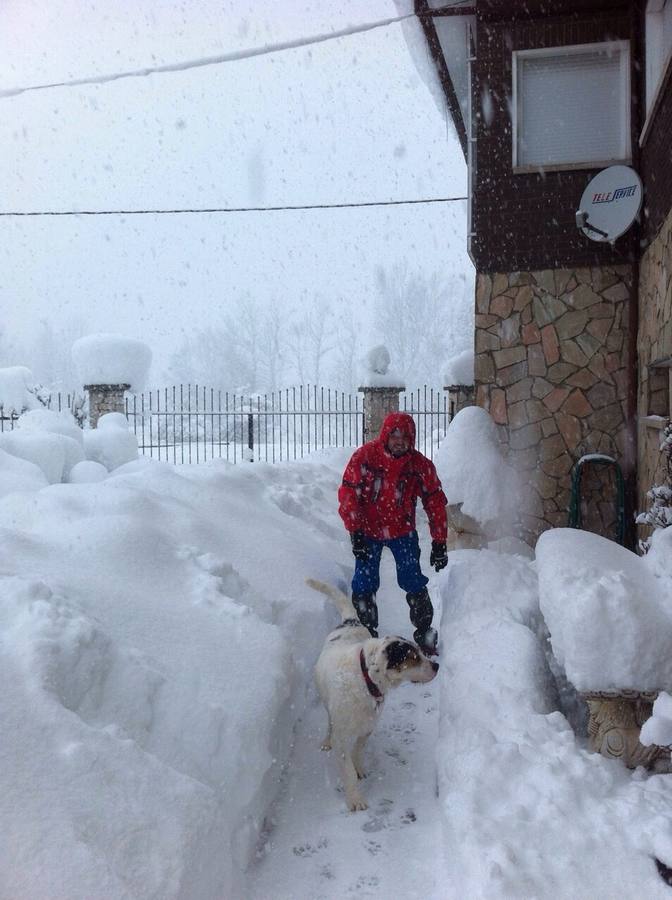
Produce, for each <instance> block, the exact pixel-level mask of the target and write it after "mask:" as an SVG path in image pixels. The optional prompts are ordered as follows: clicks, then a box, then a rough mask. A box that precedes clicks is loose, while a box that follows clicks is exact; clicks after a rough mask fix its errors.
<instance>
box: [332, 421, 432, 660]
mask: <svg viewBox="0 0 672 900" xmlns="http://www.w3.org/2000/svg"><path fill="white" fill-rule="evenodd" d="M418 497H419V498H420V500H421V501H422V505H423V506H424V508H425V512H426V513H427V517H428V519H429V530H430V533H431V536H432V552H431V555H430V558H429V562H430V565H432V566H434V568H435V569H436V571H437V572H438V571H439V570H440V569H443V568H444V566H445V565H446V564H447V562H448V554H447V550H446V537H447V524H446V503H447V500H446V497H445V495H444V493H443V490H442V488H441V482H440V481H439V477H438V475H437V474H436V469H435V468H434V463H432V461H431V460H429V459H427V457H426V456H423V454H422V453H420V451H419V450H416V449H415V422H414V421H413V419H412V418H411V416H409V415H408V414H407V413H390V415H389V416H387V418H386V419H385V421H384V422H383V426H382V428H381V430H380V436H379V437H378V438H377V439H376V440H373V441H369V442H368V443H367V444H364V446H363V447H360V448H359V449H358V450H356V451H355V452H354V453H353V455H352V457H351V458H350V462H349V463H348V465H347V466H346V469H345V472H344V473H343V482H342V484H341V486H340V488H339V491H338V501H339V508H338V511H339V513H340V516H341V518H342V519H343V522H344V523H345V527H346V529H347V530H348V532H349V533H350V540H351V542H352V552H353V554H354V557H355V575H354V577H353V579H352V604H353V606H354V607H355V610H356V611H357V615H358V617H359V621H360V622H361V623H362V625H364V626H365V627H366V628H368V629H369V631H370V632H371V634H372V635H373V637H377V636H378V632H377V628H378V608H377V606H376V599H375V598H376V592H377V590H378V588H379V586H380V556H381V553H382V552H383V547H389V548H390V550H391V551H392V554H393V556H394V561H395V563H396V566H397V582H398V584H399V587H400V588H401V589H402V590H403V591H406V600H407V602H408V605H409V611H410V618H411V623H412V624H413V625H414V626H415V632H414V635H413V636H414V638H415V640H416V642H417V643H418V644H419V646H420V647H422V649H423V650H424V651H425V652H426V653H429V654H432V655H433V654H435V653H436V652H437V651H436V643H437V634H436V630H435V629H434V628H432V618H433V616H434V609H433V607H432V603H431V600H430V599H429V594H428V592H427V582H428V581H429V579H428V578H427V577H426V576H425V575H423V574H422V570H421V569H420V546H419V543H418V533H417V531H416V530H415V507H416V503H417V500H418Z"/></svg>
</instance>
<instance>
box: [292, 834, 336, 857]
mask: <svg viewBox="0 0 672 900" xmlns="http://www.w3.org/2000/svg"><path fill="white" fill-rule="evenodd" d="M327 843H328V841H327V839H326V838H320V839H319V841H318V842H317V845H316V846H314V845H313V844H299V845H297V846H296V847H292V853H293V854H294V856H302V857H308V856H314V855H315V854H316V853H319V852H320V850H324V848H325V847H326V846H327Z"/></svg>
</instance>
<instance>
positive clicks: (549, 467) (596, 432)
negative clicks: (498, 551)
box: [475, 265, 632, 543]
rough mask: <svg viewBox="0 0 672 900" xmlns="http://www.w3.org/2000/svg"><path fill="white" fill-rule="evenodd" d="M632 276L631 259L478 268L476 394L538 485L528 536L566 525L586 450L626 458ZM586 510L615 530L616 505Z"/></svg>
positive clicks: (525, 529) (604, 529)
mask: <svg viewBox="0 0 672 900" xmlns="http://www.w3.org/2000/svg"><path fill="white" fill-rule="evenodd" d="M631 281H632V267H631V266H630V265H618V266H612V267H602V268H572V269H555V270H552V269H547V270H543V271H537V272H514V273H499V274H492V275H488V274H483V273H481V274H479V275H478V276H477V282H476V335H475V342H476V346H475V350H476V363H475V376H476V402H477V404H478V405H479V406H483V407H484V408H485V409H487V410H489V412H490V414H491V416H492V418H493V419H494V421H495V422H496V423H497V425H498V426H500V437H501V439H502V441H503V442H504V444H505V445H506V446H507V448H508V458H509V462H510V463H511V464H512V465H514V466H515V467H516V468H517V469H519V470H520V471H521V472H523V473H524V480H525V482H526V483H527V484H528V485H529V486H530V490H529V492H528V496H527V497H526V498H525V500H524V508H523V509H522V510H521V521H520V531H521V536H522V537H524V538H525V539H526V540H528V541H529V542H530V543H534V541H535V540H536V538H537V537H538V536H539V534H540V533H541V532H542V531H544V530H545V529H546V528H548V527H552V526H565V525H567V523H568V514H569V504H570V496H571V490H570V489H571V474H572V469H573V467H574V464H575V463H576V461H577V460H578V459H579V458H580V457H581V456H583V455H584V454H586V453H604V454H607V455H609V456H613V457H615V458H616V460H617V461H618V462H619V463H620V464H621V465H622V466H623V458H624V454H625V450H626V443H627V434H626V427H625V418H626V397H627V390H628V353H629V337H628V331H629V327H628V309H629V304H628V301H629V297H630V286H631ZM593 488H595V486H593ZM598 492H599V487H598ZM586 512H587V515H588V517H589V518H590V519H591V521H590V522H588V521H586V527H587V528H590V530H594V531H598V532H600V533H604V534H606V533H609V530H610V529H611V528H612V525H613V522H612V521H611V519H613V508H612V507H611V506H610V505H609V504H602V503H600V502H595V503H592V504H590V506H589V508H588V509H587V511H586Z"/></svg>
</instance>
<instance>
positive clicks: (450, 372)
mask: <svg viewBox="0 0 672 900" xmlns="http://www.w3.org/2000/svg"><path fill="white" fill-rule="evenodd" d="M443 378H444V381H443V383H444V384H445V385H446V386H447V387H450V386H451V385H454V384H465V385H468V384H473V383H474V351H473V350H463V351H462V353H458V354H457V356H453V357H452V358H451V359H449V360H448V362H447V363H446V368H445V372H444V375H443Z"/></svg>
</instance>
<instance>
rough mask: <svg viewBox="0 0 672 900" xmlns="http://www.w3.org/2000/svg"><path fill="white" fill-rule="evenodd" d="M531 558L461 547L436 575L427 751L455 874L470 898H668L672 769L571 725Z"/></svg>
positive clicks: (582, 536) (671, 858)
mask: <svg viewBox="0 0 672 900" xmlns="http://www.w3.org/2000/svg"><path fill="white" fill-rule="evenodd" d="M553 534H554V532H550V533H549V536H550V535H553ZM575 535H577V540H578V541H579V542H582V541H585V542H586V544H590V542H591V539H592V538H593V536H592V535H589V534H586V533H585V532H580V533H578V532H575ZM603 543H605V544H606V543H607V541H604V542H603ZM535 565H536V564H535V563H530V562H528V561H527V560H525V559H523V558H522V557H515V556H508V555H503V554H497V553H494V552H492V551H485V550H484V551H461V552H459V553H453V554H451V563H450V565H449V568H448V570H447V572H446V574H445V575H444V578H443V579H442V600H443V619H442V627H441V640H442V645H443V647H444V653H443V662H444V677H443V679H442V681H441V718H440V735H441V738H440V742H439V746H438V748H437V762H438V771H439V790H440V794H441V796H442V800H443V808H444V821H445V825H446V857H447V859H449V860H451V867H452V871H451V882H453V883H457V884H461V885H468V889H465V892H464V895H465V896H469V897H470V898H474V900H476V898H488V900H492V898H497V897H501V898H511V897H515V898H517V900H522V898H550V897H553V898H555V900H558V898H560V900H589V898H590V900H594V898H596V897H599V898H607V897H612V896H624V897H647V898H649V900H650V898H656V897H660V898H664V897H666V896H668V892H669V888H667V887H666V886H665V885H664V884H663V882H662V880H661V879H660V877H659V876H658V874H657V872H656V869H655V865H654V862H653V856H654V855H657V856H658V857H659V858H660V859H662V860H663V861H664V862H666V863H667V864H668V865H672V827H671V820H670V812H669V811H670V808H672V779H670V777H669V776H665V775H656V776H647V775H645V774H644V773H634V774H633V773H631V772H629V771H628V770H627V769H625V768H624V766H623V765H622V764H621V763H620V761H618V760H606V759H604V758H602V757H601V756H599V755H596V754H591V753H588V752H587V751H586V750H585V748H584V746H583V741H582V740H581V738H580V737H578V738H577V737H576V736H575V735H574V733H573V731H572V730H571V728H570V727H569V724H568V721H567V719H566V718H565V716H564V715H563V714H562V713H561V712H560V711H559V710H558V698H557V695H556V691H555V687H554V684H553V679H552V678H551V674H550V670H549V667H548V665H547V657H546V651H547V647H548V643H547V639H546V632H545V627H544V624H543V620H542V619H541V618H540V616H539V604H538V587H537V577H536V573H535ZM584 589H585V591H586V592H589V591H590V590H591V588H590V585H588V584H586V585H584ZM577 590H579V588H578V587H577ZM572 599H573V600H578V602H580V600H581V598H580V597H579V598H576V596H575V597H573V598H572ZM567 601H568V602H569V598H567ZM605 662H606V661H605ZM446 673H448V674H446Z"/></svg>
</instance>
